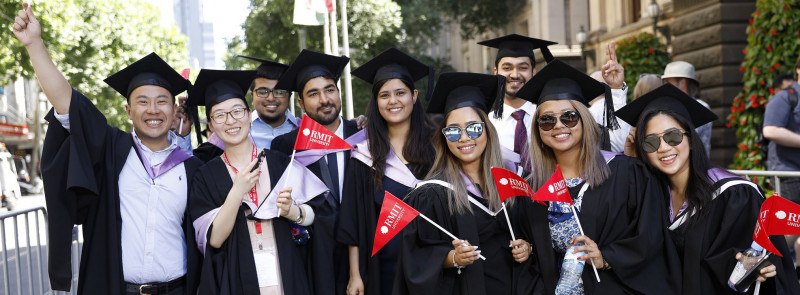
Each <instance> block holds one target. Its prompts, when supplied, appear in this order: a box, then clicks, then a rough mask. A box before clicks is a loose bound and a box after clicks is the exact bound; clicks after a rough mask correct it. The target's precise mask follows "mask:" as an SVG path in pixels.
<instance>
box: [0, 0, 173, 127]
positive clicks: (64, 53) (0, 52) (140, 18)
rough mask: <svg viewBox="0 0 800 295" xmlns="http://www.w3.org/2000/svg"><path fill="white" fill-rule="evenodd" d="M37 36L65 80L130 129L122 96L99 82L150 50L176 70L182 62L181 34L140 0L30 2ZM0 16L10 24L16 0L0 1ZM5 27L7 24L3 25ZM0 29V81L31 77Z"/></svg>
mask: <svg viewBox="0 0 800 295" xmlns="http://www.w3.org/2000/svg"><path fill="white" fill-rule="evenodd" d="M32 7H33V9H34V13H36V15H37V17H38V19H39V21H40V22H41V24H42V38H43V39H44V40H45V44H47V46H48V49H49V51H50V54H51V56H52V57H53V59H54V61H55V63H56V65H57V66H58V68H59V69H60V70H61V71H62V72H63V73H64V75H65V76H66V77H67V80H68V81H69V82H70V84H71V85H72V86H73V87H75V88H76V89H78V90H80V91H81V92H82V93H84V94H85V95H86V96H87V97H89V98H91V99H92V101H93V102H94V103H95V105H97V107H98V109H99V110H100V111H101V112H103V113H104V114H105V115H106V117H107V118H108V122H109V124H111V125H114V126H118V127H120V128H122V129H125V130H127V129H129V128H130V121H129V120H128V116H127V114H126V113H125V110H124V107H123V106H124V105H125V103H126V102H125V98H124V97H122V96H120V95H119V94H117V93H116V92H115V91H114V90H113V89H111V88H110V87H108V86H107V85H106V84H105V83H104V82H103V79H105V78H106V77H107V76H109V75H110V74H112V73H114V72H116V71H118V70H120V69H122V68H124V67H125V66H126V65H128V64H130V63H132V62H134V61H136V60H137V59H139V58H141V57H143V56H145V55H147V54H148V53H150V52H156V53H158V55H160V56H161V57H162V58H164V59H165V60H166V61H167V62H169V63H170V64H171V65H173V66H177V67H178V68H179V69H180V68H182V67H186V66H187V65H188V64H187V61H188V53H187V50H186V42H187V40H186V37H185V36H183V35H181V34H180V32H179V31H178V28H177V27H175V26H172V27H164V26H162V25H161V24H160V13H159V12H158V10H157V9H156V8H155V7H153V6H152V5H151V4H149V3H145V2H142V1H140V0H133V1H126V0H51V1H37V2H36V3H34V4H33V5H32ZM0 8H2V15H3V16H2V17H0V18H2V19H3V21H4V22H5V23H6V24H11V23H12V22H13V20H11V19H10V18H13V17H14V16H15V15H16V11H17V10H19V9H20V2H19V1H18V0H0ZM6 28H8V27H7V26H6ZM1 31H2V33H0V37H2V39H0V82H2V83H4V82H8V81H9V80H10V79H13V78H15V77H17V76H22V77H33V70H32V69H31V66H30V62H29V60H28V57H27V53H26V52H25V49H24V48H23V47H22V46H21V45H20V44H19V42H17V41H16V40H15V39H14V35H13V34H12V33H11V30H10V29H4V30H1Z"/></svg>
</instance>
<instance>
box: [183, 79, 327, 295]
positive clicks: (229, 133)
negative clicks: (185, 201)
mask: <svg viewBox="0 0 800 295" xmlns="http://www.w3.org/2000/svg"><path fill="white" fill-rule="evenodd" d="M253 75H254V72H253V71H216V70H205V69H204V70H202V71H200V74H199V75H198V78H197V81H196V85H195V87H194V88H193V89H192V91H191V93H190V95H189V100H190V103H191V104H194V105H205V106H206V118H208V122H209V130H211V131H212V132H215V133H216V134H217V135H218V136H219V138H220V140H222V142H223V143H224V144H225V151H224V152H223V153H222V154H221V155H220V156H218V157H215V158H213V159H211V160H210V161H208V163H206V165H204V166H202V167H201V168H200V169H199V170H198V171H197V174H196V176H195V179H194V180H193V186H192V194H193V196H192V198H191V203H190V207H191V216H192V220H193V223H194V226H195V230H196V231H197V235H198V239H197V247H198V248H200V249H201V251H203V253H204V255H205V258H204V259H203V266H202V274H201V277H200V278H201V283H200V287H199V293H200V294H311V290H312V289H311V284H310V279H309V273H308V269H307V263H306V259H305V257H306V254H305V252H306V247H305V245H304V242H305V241H303V243H298V242H297V240H296V239H295V238H294V233H293V232H292V231H293V230H297V229H299V228H298V227H297V226H295V225H297V224H299V225H302V226H308V225H311V224H312V223H313V222H314V211H313V210H312V209H311V207H310V206H309V205H307V204H299V205H298V204H294V203H293V202H292V188H291V187H280V188H278V187H275V186H276V185H278V180H279V178H280V177H281V175H282V174H283V172H284V170H285V169H286V167H287V165H288V163H289V159H288V158H287V157H286V156H285V155H283V154H281V153H279V152H272V151H266V157H265V158H264V159H261V160H262V162H261V163H260V165H259V167H256V164H257V162H258V160H257V158H258V157H259V154H260V152H259V149H258V148H257V147H256V146H255V143H253V141H252V140H251V139H250V137H249V133H250V110H249V107H248V106H247V102H246V101H245V99H244V97H245V93H246V92H247V88H248V86H249V85H250V81H252V80H253ZM295 175H298V176H299V175H300V172H295ZM273 189H275V190H279V193H278V196H277V201H273V202H276V203H277V207H278V209H279V216H278V217H275V218H272V219H267V220H260V219H253V218H248V215H250V214H252V213H253V212H254V211H255V208H256V206H258V205H256V204H262V203H265V202H269V201H270V200H266V201H265V199H266V198H267V196H268V193H269V192H270V191H271V190H273ZM263 207H268V206H267V205H263ZM263 207H262V208H263Z"/></svg>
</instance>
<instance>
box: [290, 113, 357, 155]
mask: <svg viewBox="0 0 800 295" xmlns="http://www.w3.org/2000/svg"><path fill="white" fill-rule="evenodd" d="M301 121H302V122H301V123H300V127H299V128H298V129H297V130H298V131H297V140H295V142H294V149H295V150H346V149H347V150H349V149H351V148H353V147H352V146H350V144H348V143H347V142H345V141H344V140H343V139H341V138H340V137H339V136H336V134H334V133H333V132H330V131H329V130H328V129H326V128H325V126H322V125H320V124H319V123H317V122H316V121H314V120H311V118H309V117H308V116H307V115H306V114H303V118H302V119H301Z"/></svg>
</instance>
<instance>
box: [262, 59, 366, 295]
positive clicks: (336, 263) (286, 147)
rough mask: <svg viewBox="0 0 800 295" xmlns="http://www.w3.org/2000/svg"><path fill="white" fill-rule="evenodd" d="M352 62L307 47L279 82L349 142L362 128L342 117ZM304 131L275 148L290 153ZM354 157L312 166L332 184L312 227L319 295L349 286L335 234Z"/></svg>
mask: <svg viewBox="0 0 800 295" xmlns="http://www.w3.org/2000/svg"><path fill="white" fill-rule="evenodd" d="M349 60H350V59H349V58H347V57H346V56H332V55H327V54H322V53H318V52H314V51H310V50H303V51H301V52H300V54H299V55H298V56H297V58H296V59H295V61H294V62H293V63H292V65H291V66H290V67H289V69H287V70H286V72H285V73H284V74H283V75H282V76H281V78H280V80H278V84H276V85H275V87H276V88H278V89H286V90H291V91H295V92H297V93H298V95H297V100H296V101H297V103H298V104H299V105H300V107H301V108H303V112H304V113H305V114H306V115H308V118H311V119H312V120H314V121H316V122H317V123H319V124H321V125H322V126H325V128H327V129H328V130H329V131H331V132H333V133H335V134H336V135H337V136H339V137H340V138H342V139H345V140H346V139H348V138H349V137H350V136H352V135H354V134H356V132H358V128H357V126H356V123H355V122H352V121H349V120H345V119H344V118H342V117H341V116H340V115H339V114H340V112H341V110H342V100H341V94H340V92H339V88H338V86H336V81H338V80H339V77H340V76H341V75H342V70H344V67H345V65H347V63H348V62H349ZM298 134H299V130H297V129H295V130H292V131H291V132H289V133H286V134H284V135H281V136H278V137H276V138H275V139H274V140H273V141H272V150H275V151H280V152H282V153H284V154H287V155H290V154H291V153H292V149H293V148H294V144H295V141H296V140H297V136H298ZM349 158H350V151H349V150H347V151H339V152H334V153H330V154H327V155H325V156H324V157H322V158H320V159H319V160H317V161H316V162H313V163H311V164H309V165H308V166H307V167H308V170H311V172H313V173H314V175H316V176H317V177H319V178H320V179H322V181H323V182H325V184H326V185H327V186H328V188H329V193H327V194H325V196H324V199H325V201H324V202H323V203H322V204H321V205H320V207H314V211H315V212H316V213H317V221H316V222H314V226H313V228H312V229H311V230H312V232H311V234H312V235H313V237H312V239H311V241H310V242H309V245H310V247H311V253H310V259H311V263H312V268H311V269H312V272H313V275H312V279H313V285H314V294H317V295H330V294H344V293H345V291H346V289H347V278H348V263H347V246H346V245H344V244H342V243H338V242H336V238H335V236H334V235H335V234H336V226H337V225H336V220H337V216H338V214H339V208H340V207H341V197H340V196H341V195H342V187H343V186H344V180H345V179H346V178H347V176H346V174H345V171H346V169H347V163H348V162H347V161H346V160H347V159H349Z"/></svg>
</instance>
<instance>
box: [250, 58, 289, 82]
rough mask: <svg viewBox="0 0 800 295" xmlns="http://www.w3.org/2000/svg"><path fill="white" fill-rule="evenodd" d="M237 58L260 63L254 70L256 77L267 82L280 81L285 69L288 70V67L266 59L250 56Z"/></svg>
mask: <svg viewBox="0 0 800 295" xmlns="http://www.w3.org/2000/svg"><path fill="white" fill-rule="evenodd" d="M237 57H241V58H245V59H249V60H253V61H257V62H260V63H261V64H260V65H258V67H257V68H256V77H262V78H266V79H269V80H278V79H280V78H281V75H283V73H284V72H286V69H288V68H289V65H285V64H282V63H279V62H275V61H271V60H268V59H263V58H258V57H252V56H244V55H237Z"/></svg>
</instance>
